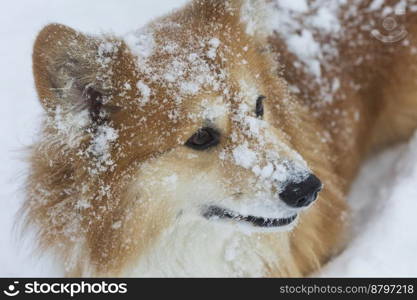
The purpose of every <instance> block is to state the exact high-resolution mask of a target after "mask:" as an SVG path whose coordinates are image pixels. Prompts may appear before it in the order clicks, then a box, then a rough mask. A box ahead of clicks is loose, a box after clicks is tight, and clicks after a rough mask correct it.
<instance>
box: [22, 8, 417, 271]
mask: <svg viewBox="0 0 417 300" xmlns="http://www.w3.org/2000/svg"><path fill="white" fill-rule="evenodd" d="M415 2H416V1H402V0H385V1H373V0H354V1H330V0H311V1H306V0H299V1H283V0H256V1H255V0H204V1H203V0H194V1H192V2H190V3H189V4H187V5H186V6H185V7H183V8H181V9H179V10H177V11H175V12H172V13H170V14H168V15H166V16H164V17H161V18H158V19H156V20H154V21H152V22H151V23H149V24H148V25H147V26H145V27H143V28H141V29H138V30H136V31H133V32H130V33H128V34H126V35H124V36H113V35H103V36H98V35H87V34H83V33H81V32H78V31H76V30H74V29H71V28H69V27H66V26H64V25H59V24H51V25H48V26H46V27H45V28H44V29H43V30H42V31H41V32H40V33H39V35H38V37H37V39H36V42H35V45H34V51H33V72H34V80H35V84H36V89H37V92H38V95H39V100H40V103H41V105H42V106H43V108H44V110H45V117H44V121H43V124H42V130H41V134H40V137H39V139H38V141H37V142H36V143H34V144H33V145H32V147H31V149H30V155H29V162H30V166H29V174H28V177H27V181H26V199H25V201H24V204H23V207H22V215H21V219H22V220H23V222H24V225H25V226H24V227H25V228H26V229H33V230H35V231H36V241H37V243H38V247H39V249H41V250H42V252H44V253H50V254H52V255H53V257H55V261H56V262H57V267H59V268H60V270H62V272H63V274H65V275H66V276H93V277H94V276H127V277H136V276H152V277H176V276H181V277H301V276H308V275H311V274H314V273H313V272H317V271H318V270H320V268H321V266H323V264H325V263H326V262H327V261H328V260H329V259H331V258H332V257H333V256H334V255H336V254H337V253H339V252H340V251H341V250H342V249H343V247H344V245H345V244H346V241H347V236H348V235H347V233H348V232H349V230H348V228H349V210H348V206H347V203H346V195H347V193H348V192H349V187H350V185H351V183H352V180H353V179H354V178H355V175H356V173H357V171H358V169H359V167H360V164H361V162H362V161H363V160H364V159H365V158H366V157H367V156H368V155H370V154H372V153H374V152H375V151H378V150H379V149H382V148H383V147H385V146H387V145H391V144H393V143H397V142H400V141H405V140H407V139H408V138H409V137H410V136H411V135H412V133H413V131H414V130H415V129H416V128H417V40H416V39H417V13H416V12H417V3H415ZM375 201H377V199H375Z"/></svg>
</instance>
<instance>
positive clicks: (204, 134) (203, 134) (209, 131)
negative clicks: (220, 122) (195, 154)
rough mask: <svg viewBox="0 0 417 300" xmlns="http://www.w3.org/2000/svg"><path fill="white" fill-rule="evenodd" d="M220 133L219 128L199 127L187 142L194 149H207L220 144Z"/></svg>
mask: <svg viewBox="0 0 417 300" xmlns="http://www.w3.org/2000/svg"><path fill="white" fill-rule="evenodd" d="M219 141H220V134H219V132H218V131H217V130H215V129H213V128H210V127H204V128H201V129H199V130H198V131H197V132H196V133H195V134H194V135H193V136H192V137H190V138H189V139H188V141H187V142H186V143H185V145H186V146H187V147H190V148H192V149H194V150H205V149H208V148H210V147H213V146H216V145H217V144H219Z"/></svg>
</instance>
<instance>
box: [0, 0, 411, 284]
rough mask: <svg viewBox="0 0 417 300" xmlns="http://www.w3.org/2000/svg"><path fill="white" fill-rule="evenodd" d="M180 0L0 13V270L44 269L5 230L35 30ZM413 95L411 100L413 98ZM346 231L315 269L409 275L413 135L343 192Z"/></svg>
mask: <svg viewBox="0 0 417 300" xmlns="http://www.w3.org/2000/svg"><path fill="white" fill-rule="evenodd" d="M185 2H186V0H143V1H137V0H123V1H117V0H100V1H99V0H89V1H83V0H71V1H69V0H68V1H63V0H36V1H33V0H16V1H7V2H4V3H2V6H1V7H2V10H1V12H0V31H1V33H0V36H1V37H2V45H1V47H0V67H1V68H0V90H1V92H2V95H3V96H2V105H1V117H0V130H1V134H0V144H1V148H0V157H1V158H0V203H1V204H0V205H1V206H0V207H1V208H0V276H1V277H4V276H48V275H56V274H54V273H53V272H52V271H51V270H50V269H49V268H47V267H46V265H44V264H42V263H36V260H34V259H33V258H32V256H31V253H30V251H29V250H30V247H27V246H25V245H23V244H21V243H19V239H18V237H17V236H16V233H15V232H14V231H13V221H14V214H15V213H16V211H17V209H18V207H19V204H20V201H21V199H22V194H21V192H20V190H21V187H22V179H23V177H24V172H25V164H24V162H23V157H24V151H23V150H24V148H25V147H26V146H27V145H30V143H31V141H32V140H33V137H34V135H35V133H36V130H37V127H38V124H39V120H40V115H41V108H40V105H39V104H38V101H37V98H36V94H35V89H34V85H33V80H32V73H31V50H32V45H33V42H34V39H35V37H36V34H37V32H38V31H39V30H40V29H41V28H42V27H43V26H44V25H46V24H48V23H50V22H59V23H63V24H66V25H69V26H72V27H74V28H77V29H79V30H81V31H86V32H91V33H101V32H113V33H116V34H122V33H125V32H127V31H129V30H132V29H134V28H138V27H140V26H141V25H143V24H145V23H146V22H147V21H149V20H150V19H151V18H152V17H154V16H158V15H161V14H163V13H166V12H168V11H169V10H170V9H172V8H176V7H179V6H181V5H182V4H183V3H185ZM416 100H417V99H416ZM349 201H350V203H351V206H352V210H353V212H354V224H355V228H354V232H353V234H352V241H351V242H350V244H349V246H348V248H347V249H346V250H345V251H344V252H343V253H342V254H341V255H340V256H339V257H337V258H335V259H334V261H333V262H331V263H330V264H329V265H328V266H327V267H326V268H325V270H324V271H323V272H322V273H321V274H319V275H320V276H417V230H415V228H416V227H417V218H416V213H417V136H416V137H415V138H414V139H413V140H412V141H411V142H410V143H409V144H407V145H402V146H398V147H396V148H395V149H391V150H388V151H387V152H385V153H383V154H381V155H379V156H377V157H375V158H373V159H372V160H371V161H369V162H368V163H367V164H366V166H365V167H364V169H363V170H362V172H361V175H360V176H359V177H358V179H357V181H356V183H355V186H354V189H353V191H352V193H351V197H350V200H349Z"/></svg>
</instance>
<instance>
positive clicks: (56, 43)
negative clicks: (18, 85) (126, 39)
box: [33, 24, 112, 118]
mask: <svg viewBox="0 0 417 300" xmlns="http://www.w3.org/2000/svg"><path fill="white" fill-rule="evenodd" d="M103 45H104V47H103ZM109 48H110V49H109ZM111 48H112V43H111V42H109V41H106V40H104V39H100V38H96V37H89V36H86V35H83V34H82V33H79V32H77V31H75V30H73V29H71V28H69V27H66V26H63V25H59V24H51V25H48V26H46V27H45V28H44V29H43V30H42V31H41V32H40V33H39V35H38V37H37V39H36V42H35V46H34V50H33V73H34V77H35V84H36V89H37V92H38V95H39V98H40V101H41V104H42V106H43V107H44V108H45V110H46V111H47V112H48V113H54V112H55V111H56V109H57V107H58V106H59V107H60V108H61V109H63V110H66V111H68V110H75V109H77V108H79V109H85V108H87V107H88V109H89V110H90V115H91V116H92V117H93V118H94V115H95V116H96V117H97V116H98V115H99V114H100V113H101V112H100V109H101V108H102V107H103V103H102V98H103V95H104V94H105V93H106V92H107V93H108V91H106V88H107V89H108V87H109V86H111V84H109V83H108V82H105V81H106V80H109V79H108V78H107V79H106V76H103V74H105V69H106V68H108V66H106V62H108V61H111V59H109V57H108V56H109V55H111V53H110V52H111V51H112V49H111ZM103 49H104V50H103ZM109 53H110V54H109ZM106 55H107V57H106Z"/></svg>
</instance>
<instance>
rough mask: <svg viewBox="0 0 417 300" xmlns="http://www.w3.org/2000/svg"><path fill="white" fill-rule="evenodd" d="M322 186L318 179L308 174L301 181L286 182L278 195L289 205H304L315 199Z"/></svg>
mask: <svg viewBox="0 0 417 300" xmlns="http://www.w3.org/2000/svg"><path fill="white" fill-rule="evenodd" d="M322 186H323V185H322V184H321V181H320V179H318V178H317V177H316V176H315V175H313V174H310V175H309V176H308V177H307V178H306V179H305V180H303V181H301V182H297V183H295V182H290V183H288V184H287V185H286V186H285V188H284V190H283V191H282V192H281V194H279V196H280V198H281V200H282V201H284V202H285V203H286V204H287V205H289V206H291V207H297V208H299V207H304V206H308V205H310V204H311V203H312V202H313V201H314V200H316V199H317V195H318V193H319V192H320V191H321V189H322Z"/></svg>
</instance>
